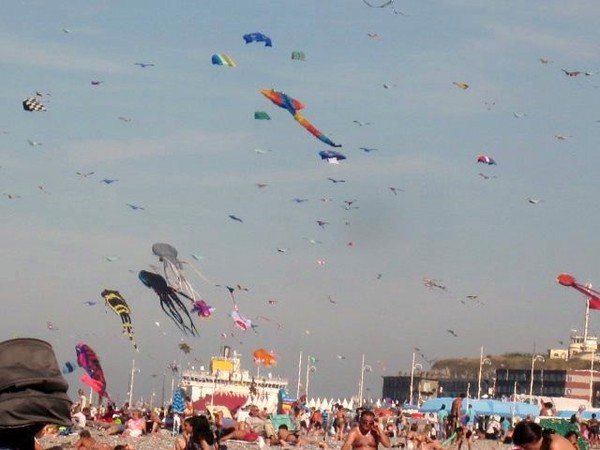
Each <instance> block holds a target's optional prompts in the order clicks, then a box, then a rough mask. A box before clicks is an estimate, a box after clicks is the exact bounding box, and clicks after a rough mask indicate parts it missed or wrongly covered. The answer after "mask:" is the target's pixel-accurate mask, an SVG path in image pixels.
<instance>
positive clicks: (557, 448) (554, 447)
mask: <svg viewBox="0 0 600 450" xmlns="http://www.w3.org/2000/svg"><path fill="white" fill-rule="evenodd" d="M512 437H513V444H514V445H515V446H517V447H521V448H522V449H523V450H573V445H572V444H571V443H570V442H569V441H568V440H567V439H565V438H564V437H562V436H560V435H558V434H546V433H543V432H542V427H541V426H540V425H538V424H537V423H535V422H532V421H530V420H522V421H521V422H519V423H518V424H516V425H515V429H514V431H513V436H512Z"/></svg>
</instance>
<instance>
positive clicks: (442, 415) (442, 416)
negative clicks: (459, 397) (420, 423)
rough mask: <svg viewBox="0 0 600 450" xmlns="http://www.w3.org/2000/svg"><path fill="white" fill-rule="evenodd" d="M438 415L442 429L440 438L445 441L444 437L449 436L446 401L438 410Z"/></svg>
mask: <svg viewBox="0 0 600 450" xmlns="http://www.w3.org/2000/svg"><path fill="white" fill-rule="evenodd" d="M437 416H438V427H439V430H440V436H439V440H440V441H443V440H444V439H446V436H447V433H446V431H447V429H448V410H447V409H446V404H445V403H444V404H443V405H442V406H441V407H440V409H439V410H438V413H437Z"/></svg>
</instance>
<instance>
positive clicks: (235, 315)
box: [231, 307, 257, 332]
mask: <svg viewBox="0 0 600 450" xmlns="http://www.w3.org/2000/svg"><path fill="white" fill-rule="evenodd" d="M231 318H232V319H233V324H234V325H235V326H236V327H238V328H239V329H240V330H242V331H248V330H254V331H255V332H256V327H257V325H254V324H253V323H252V321H251V320H250V319H247V318H246V317H244V316H242V315H241V314H240V312H239V311H238V309H237V307H235V308H234V310H233V311H231Z"/></svg>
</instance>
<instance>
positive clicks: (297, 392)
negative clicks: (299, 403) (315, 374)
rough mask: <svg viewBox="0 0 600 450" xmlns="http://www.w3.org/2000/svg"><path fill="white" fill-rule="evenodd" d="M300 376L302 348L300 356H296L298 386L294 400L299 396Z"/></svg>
mask: <svg viewBox="0 0 600 450" xmlns="http://www.w3.org/2000/svg"><path fill="white" fill-rule="evenodd" d="M301 376H302V350H300V358H298V386H297V387H296V400H298V399H299V398H300V377H301Z"/></svg>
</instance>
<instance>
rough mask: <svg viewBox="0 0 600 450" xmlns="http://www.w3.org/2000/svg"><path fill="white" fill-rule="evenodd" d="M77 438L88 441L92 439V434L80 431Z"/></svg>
mask: <svg viewBox="0 0 600 450" xmlns="http://www.w3.org/2000/svg"><path fill="white" fill-rule="evenodd" d="M79 437H80V438H87V439H89V438H91V437H92V433H90V432H89V431H88V430H82V431H80V432H79Z"/></svg>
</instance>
